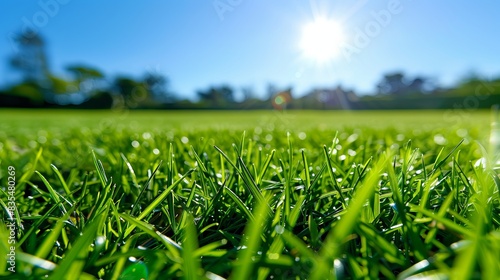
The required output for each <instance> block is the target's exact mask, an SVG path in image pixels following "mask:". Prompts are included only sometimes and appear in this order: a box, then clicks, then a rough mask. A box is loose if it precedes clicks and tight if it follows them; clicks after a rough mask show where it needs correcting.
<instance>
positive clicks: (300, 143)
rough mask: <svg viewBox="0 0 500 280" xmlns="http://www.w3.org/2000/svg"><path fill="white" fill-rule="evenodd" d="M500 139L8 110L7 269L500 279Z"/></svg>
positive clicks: (435, 126) (3, 230)
mask: <svg viewBox="0 0 500 280" xmlns="http://www.w3.org/2000/svg"><path fill="white" fill-rule="evenodd" d="M489 133H490V117H489V112H486V111H472V112H469V111H451V110H450V111H418V112H411V111H388V112H375V111H365V112H319V111H288V112H278V111H274V112H273V111H249V112H243V111H242V112H234V111H222V112H221V111H219V112H210V111H197V112H187V111H168V112H167V111H166V112H156V111H143V112H137V111H96V112H93V111H63V110H60V111H45V110H40V111H26V110H4V111H0V182H1V186H2V188H1V191H0V195H1V197H2V202H1V207H2V208H3V209H4V213H3V226H1V227H0V255H2V256H6V260H7V261H5V262H2V263H0V275H3V277H4V278H5V279H40V278H44V277H45V276H46V275H47V276H48V277H49V278H51V279H141V278H144V279H177V278H182V279H204V278H206V279H335V278H338V279H359V278H367V279H374V278H387V279H397V278H399V279H406V278H410V277H415V278H412V279H430V278H425V277H431V276H432V277H441V278H443V279H471V278H472V279H474V278H477V279H480V278H483V279H494V278H496V277H497V276H498V275H500V263H499V262H498V260H499V259H500V253H499V252H500V233H499V232H498V228H499V225H500V207H499V206H500V205H499V187H498V186H499V185H500V182H499V181H498V177H497V175H496V173H494V171H492V169H491V167H492V166H491V165H490V164H489V162H490V161H489V159H490V158H491V153H490V154H488V153H487V152H488V151H489V149H490V148H489V144H488V142H489ZM9 187H10V188H9ZM9 202H15V206H16V207H15V209H13V208H12V207H11V206H12V204H13V203H9ZM10 210H12V211H10ZM13 229H15V230H13ZM13 245H14V247H15V248H14V249H15V250H11V249H12V248H11V246H13ZM12 252H14V253H12ZM11 255H12V256H13V258H14V259H15V262H14V263H9V258H12V257H11ZM13 270H15V273H12V271H13ZM441 278H436V279H441Z"/></svg>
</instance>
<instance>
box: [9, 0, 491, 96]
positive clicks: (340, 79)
mask: <svg viewBox="0 0 500 280" xmlns="http://www.w3.org/2000/svg"><path fill="white" fill-rule="evenodd" d="M391 5H393V7H397V9H396V10H397V12H394V9H393V10H392V12H389V14H390V19H387V17H386V18H385V19H384V20H382V21H381V20H380V19H379V22H377V16H376V14H378V13H380V11H382V10H383V11H390V9H389V8H388V7H390V6H391ZM394 5H395V6H394ZM217 7H218V8H219V10H217ZM224 8H225V9H226V10H224ZM0 11H2V12H1V17H0V36H1V37H0V85H5V84H7V83H9V82H11V81H12V79H13V77H14V75H13V74H12V73H11V71H10V70H9V68H8V66H7V58H8V57H9V56H11V55H12V54H13V52H14V48H13V46H12V39H11V38H12V34H13V33H16V32H19V31H20V30H22V29H23V28H24V27H25V26H26V25H27V24H34V26H35V27H36V29H37V30H38V31H39V32H40V33H41V34H42V35H43V36H44V37H45V38H46V39H47V42H48V54H49V56H50V64H51V69H52V70H53V71H54V72H56V73H58V74H60V75H64V66H66V65H68V64H74V63H85V64H87V65H91V66H95V67H97V68H99V69H101V70H102V71H104V72H105V73H106V74H107V76H108V77H113V76H115V75H117V74H131V75H132V76H134V77H140V76H141V75H142V74H143V73H145V72H146V71H159V72H161V73H163V74H164V75H166V76H168V77H169V79H170V81H171V88H172V89H173V90H174V91H175V92H177V93H178V94H179V95H180V96H185V97H194V96H195V91H196V90H197V89H204V88H206V87H208V86H210V85H217V84H224V83H226V84H230V85H232V86H234V87H235V88H241V87H243V86H253V88H254V89H255V91H257V92H261V93H263V92H264V91H265V88H266V86H267V84H269V83H273V84H275V85H277V86H278V87H286V86H288V85H291V86H293V87H294V89H295V92H296V94H297V95H302V94H304V93H306V91H307V90H309V89H311V88H313V87H318V86H335V85H337V84H339V83H341V84H342V85H344V86H345V87H348V88H353V89H354V90H356V91H357V92H360V93H363V92H372V91H374V88H375V84H376V83H377V81H378V80H379V79H380V77H381V76H382V74H384V73H387V72H391V71H395V70H403V71H405V72H406V73H408V74H409V75H410V76H412V75H426V76H430V77H432V78H435V79H436V80H437V81H438V82H439V84H441V85H449V84H451V83H453V82H455V81H457V80H458V79H459V78H461V77H463V76H464V75H466V74H467V73H468V72H470V71H476V72H477V73H479V74H482V75H484V76H485V77H486V78H491V77H495V76H500V20H499V18H498V13H499V12H500V1H465V0H460V1H452V0H442V1H431V0H419V1H416V0H413V1H412V0H400V1H397V0H382V1H365V0H360V1H353V0H341V1H333V0H332V1H320V0H310V1H306V0H286V1H285V0H274V1H269V0H220V1H213V0H211V1H195V0H182V1H160V0H150V1H133V0H120V1H117V0H114V1H98V0H85V1H84V0H40V1H19V0H2V1H1V2H0ZM385 15H387V13H385ZM318 17H325V18H329V19H333V20H335V21H337V22H339V23H340V25H341V27H342V29H343V32H344V34H345V40H344V43H343V47H342V48H341V49H340V50H341V51H342V52H343V53H342V54H340V55H339V56H338V57H337V58H335V59H334V60H331V61H328V62H326V63H321V64H318V63H317V62H316V61H314V60H312V59H310V58H307V57H304V55H303V52H302V50H301V48H300V40H301V30H303V28H304V26H305V25H306V24H308V23H309V22H311V21H314V19H315V18H318ZM360 32H361V33H363V35H360ZM360 36H366V37H365V41H362V43H363V44H360V38H361V37H360ZM366 38H368V40H366ZM349 46H351V47H354V48H355V49H354V50H355V52H353V53H351V55H350V56H347V55H346V54H345V52H346V51H347V50H351V51H352V50H353V48H349Z"/></svg>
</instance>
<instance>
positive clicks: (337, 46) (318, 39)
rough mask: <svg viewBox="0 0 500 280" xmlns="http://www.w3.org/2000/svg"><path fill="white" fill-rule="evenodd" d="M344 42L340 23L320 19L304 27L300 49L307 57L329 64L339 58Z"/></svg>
mask: <svg viewBox="0 0 500 280" xmlns="http://www.w3.org/2000/svg"><path fill="white" fill-rule="evenodd" d="M344 40H345V38H344V34H343V32H342V26H341V25H340V24H339V23H337V22H335V21H332V20H328V19H324V18H320V19H316V20H315V21H314V22H311V23H309V24H307V25H305V26H304V28H303V30H302V39H301V42H300V47H301V49H302V51H303V52H304V55H305V56H306V57H308V58H311V59H314V60H316V61H317V62H320V63H321V62H328V61H330V60H333V59H335V58H336V57H338V55H339V54H340V51H341V48H342V45H343V43H344Z"/></svg>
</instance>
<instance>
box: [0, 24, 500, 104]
mask: <svg viewBox="0 0 500 280" xmlns="http://www.w3.org/2000/svg"><path fill="white" fill-rule="evenodd" d="M16 43H17V44H18V49H17V52H16V53H15V54H14V55H12V57H11V58H10V60H9V66H10V67H11V69H12V70H13V71H17V72H18V73H19V74H20V76H21V80H20V82H18V83H16V84H12V85H10V86H8V87H6V88H4V89H0V107H22V108H82V109H108V108H129V109H218V110H223V109H278V110H283V109H325V110H326V109H444V108H452V109H478V108H489V107H490V106H491V105H492V104H497V103H500V77H498V78H496V79H489V80H488V79H484V78H481V77H479V76H477V75H469V76H468V77H466V78H464V79H462V80H461V81H460V82H459V83H458V84H456V85H455V86H453V87H450V88H440V87H438V86H437V85H436V83H435V81H433V80H432V79H431V78H429V77H424V76H416V77H408V76H407V75H406V74H405V73H404V72H393V73H388V74H386V75H384V76H383V77H382V78H381V80H380V81H379V83H378V84H377V85H376V92H374V93H371V94H364V95H357V94H356V93H355V92H354V91H352V90H349V89H345V88H343V87H342V86H340V85H339V86H337V87H334V88H317V89H312V90H310V91H309V92H308V93H306V94H305V95H302V96H300V97H296V96H293V95H292V92H293V89H292V88H291V87H287V88H278V87H276V86H274V85H269V86H268V88H267V91H266V92H265V93H264V95H262V94H257V93H256V92H255V91H254V90H253V89H252V88H251V87H245V88H242V89H240V90H239V95H238V97H239V98H237V91H236V90H235V88H233V87H231V86H230V85H218V86H210V87H208V88H206V89H201V90H198V91H197V92H196V94H197V97H198V100H190V99H181V98H179V97H178V96H177V95H176V94H174V93H173V92H171V91H170V89H169V80H168V78H167V77H165V76H163V75H162V74H160V73H154V72H147V73H145V74H144V75H143V76H142V77H140V78H133V77H131V76H116V77H112V78H110V77H107V76H106V75H105V73H103V72H102V71H100V70H99V69H97V68H95V67H92V66H89V65H86V64H71V65H68V66H67V67H66V69H65V70H66V72H67V75H66V76H64V77H62V76H57V75H56V74H54V73H53V72H51V70H50V67H49V63H48V57H47V53H46V49H45V41H44V39H43V38H42V37H41V36H40V34H38V33H35V32H31V31H29V30H28V31H26V32H24V33H21V34H19V35H18V36H17V38H16Z"/></svg>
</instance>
